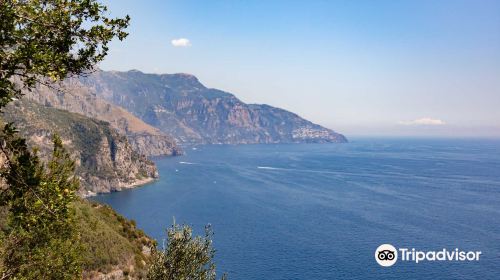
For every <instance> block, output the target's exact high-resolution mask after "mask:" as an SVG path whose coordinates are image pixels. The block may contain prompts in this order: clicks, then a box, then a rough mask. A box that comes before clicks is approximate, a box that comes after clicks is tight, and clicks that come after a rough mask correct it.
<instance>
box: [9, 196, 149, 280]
mask: <svg viewBox="0 0 500 280" xmlns="http://www.w3.org/2000/svg"><path fill="white" fill-rule="evenodd" d="M74 209H75V211H76V219H75V221H76V222H77V230H78V232H79V234H80V237H81V241H82V245H83V248H82V249H83V250H82V251H81V257H82V260H83V270H84V277H83V278H84V279H93V280H97V279H102V280H104V279H126V277H127V276H130V277H131V278H133V279H143V278H144V275H145V273H146V270H147V266H148V264H149V248H150V247H151V246H152V245H154V244H155V241H154V240H152V239H151V238H149V237H148V236H146V235H145V234H144V232H143V231H142V230H140V229H138V228H137V227H136V225H135V222H134V221H129V220H127V219H126V218H124V217H123V216H121V215H119V214H118V213H116V212H115V211H114V210H113V209H112V208H111V207H109V206H106V205H101V204H98V203H94V202H89V201H87V200H78V201H76V202H75V203H74ZM6 210H7V209H6V208H5V207H0V226H1V228H0V237H1V236H2V234H3V233H4V231H5V230H6V228H5V225H6V218H7V214H8V212H7V211H6ZM1 250H2V248H1V243H0V251H1ZM0 266H1V263H0Z"/></svg>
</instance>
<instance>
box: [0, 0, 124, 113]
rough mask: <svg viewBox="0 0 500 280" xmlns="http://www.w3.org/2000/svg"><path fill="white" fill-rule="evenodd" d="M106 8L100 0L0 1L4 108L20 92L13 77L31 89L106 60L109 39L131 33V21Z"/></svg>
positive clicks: (1, 97) (0, 83)
mask: <svg viewBox="0 0 500 280" xmlns="http://www.w3.org/2000/svg"><path fill="white" fill-rule="evenodd" d="M106 12H107V8H106V6H104V5H102V4H100V3H99V2H97V1H96V0H2V1H0V18H1V19H2V20H1V21H0V109H1V108H3V107H4V106H5V105H6V104H7V103H9V102H10V101H11V100H12V99H13V98H15V97H18V96H19V95H20V93H21V89H20V88H17V87H16V84H15V83H14V81H13V78H16V79H19V80H20V82H21V84H22V87H24V88H26V89H32V88H33V87H35V86H36V84H37V83H47V80H46V79H47V78H48V79H49V81H50V80H53V81H56V80H62V79H64V78H66V77H68V76H70V75H79V74H82V73H83V72H85V71H88V70H91V69H92V68H93V67H94V65H95V64H96V63H98V62H100V61H102V60H103V59H104V57H105V56H106V55H107V52H108V46H107V45H108V43H109V42H110V41H111V40H112V39H113V38H115V37H117V38H118V39H119V40H122V39H124V38H125V37H126V36H127V35H128V34H127V33H126V32H124V31H123V30H124V28H126V27H127V26H128V22H129V20H130V18H129V17H128V16H126V17H125V18H123V19H121V18H114V19H112V18H109V17H107V16H105V14H106Z"/></svg>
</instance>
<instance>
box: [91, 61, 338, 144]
mask: <svg viewBox="0 0 500 280" xmlns="http://www.w3.org/2000/svg"><path fill="white" fill-rule="evenodd" d="M81 82H82V83H83V84H84V85H85V86H86V87H87V88H89V89H90V90H91V91H93V92H95V93H96V94H97V95H98V96H99V97H102V98H103V99H105V100H107V101H109V102H111V103H113V104H116V105H118V106H121V107H123V108H125V109H126V110H128V111H129V112H131V113H133V114H134V115H135V116H137V117H139V118H141V119H142V120H143V121H144V122H146V123H148V124H150V125H152V126H154V127H157V128H159V129H160V130H162V131H163V132H165V133H167V134H169V135H173V136H174V137H176V138H177V140H178V141H180V142H182V143H211V144H219V143H225V144H238V143H302V142H315V143H325V142H346V141H347V139H346V138H345V137H344V136H343V135H341V134H338V133H336V132H334V131H333V130H330V129H327V128H324V127H322V126H320V125H317V124H314V123H312V122H310V121H307V120H305V119H303V118H301V117H299V116H298V115H296V114H294V113H291V112H288V111H286V110H283V109H279V108H275V107H272V106H268V105H256V104H245V103H243V102H242V101H240V100H239V99H238V98H236V97H235V96H234V95H233V94H230V93H227V92H223V91H220V90H217V89H210V88H207V87H205V86H204V85H203V84H201V83H200V82H199V81H198V79H197V78H196V77H194V76H192V75H188V74H172V75H167V74H164V75H157V74H145V73H142V72H140V71H137V70H132V71H128V72H117V71H110V72H106V71H97V72H96V73H93V74H92V75H90V76H88V77H84V78H81Z"/></svg>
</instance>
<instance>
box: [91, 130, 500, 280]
mask: <svg viewBox="0 0 500 280" xmlns="http://www.w3.org/2000/svg"><path fill="white" fill-rule="evenodd" d="M185 151H186V154H185V155H183V156H180V157H164V158H155V159H154V161H155V162H156V164H157V166H158V170H159V173H160V179H159V180H158V181H156V182H154V183H151V184H148V185H146V186H143V187H140V188H136V189H130V190H125V191H122V192H115V193H111V194H103V195H99V196H96V197H94V198H93V199H95V200H98V201H100V202H103V203H107V204H109V205H111V206H112V207H113V208H114V209H116V210H117V211H118V212H119V213H121V214H122V215H124V216H126V217H128V218H130V219H134V220H135V221H136V222H137V225H138V226H139V227H140V228H142V229H144V231H145V232H146V233H147V234H149V235H150V236H152V237H154V238H155V239H157V240H158V243H159V244H160V245H159V246H160V247H161V246H162V244H164V240H165V238H166V234H165V231H166V229H167V228H168V227H169V226H170V225H171V224H172V223H173V222H174V221H175V222H176V223H177V224H187V225H190V226H192V228H193V230H194V233H195V234H197V235H202V234H203V233H204V227H205V226H206V225H208V224H210V225H211V227H212V229H213V231H214V236H213V241H214V243H213V245H214V247H215V249H216V256H215V262H216V264H217V272H218V273H219V274H221V273H227V274H228V277H229V279H235V280H236V279H238V280H244V279H251V280H253V279H255V280H260V279H267V280H274V279H276V280H278V279H280V280H281V279H500V140H488V139H406V138H398V139H388V138H387V139H386V138H359V139H351V141H350V143H346V144H267V145H202V146H196V147H186V148H185ZM381 244H391V245H392V246H394V248H396V250H397V251H398V253H397V254H398V258H397V261H396V262H395V263H394V264H393V265H392V266H389V267H385V266H381V265H379V264H378V262H377V261H376V250H377V248H378V247H379V245H381ZM401 249H407V250H408V251H407V252H411V251H412V250H413V249H414V250H415V252H418V251H420V252H423V253H425V254H427V253H428V252H433V251H434V252H438V251H442V250H447V252H448V253H449V252H452V251H453V252H455V251H456V250H457V249H458V251H464V252H469V251H472V252H481V253H480V255H479V259H475V260H467V259H466V260H464V261H460V260H452V261H450V260H432V257H430V258H431V259H426V260H423V261H419V262H418V263H416V262H415V261H411V256H408V258H406V260H405V261H404V260H402V258H403V253H401V251H400V250H401Z"/></svg>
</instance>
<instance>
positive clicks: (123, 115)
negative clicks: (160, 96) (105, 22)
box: [24, 79, 182, 156]
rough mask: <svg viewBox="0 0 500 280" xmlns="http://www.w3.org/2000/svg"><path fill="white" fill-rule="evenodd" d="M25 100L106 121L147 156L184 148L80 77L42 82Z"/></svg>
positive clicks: (175, 153) (139, 151) (176, 152)
mask: <svg viewBox="0 0 500 280" xmlns="http://www.w3.org/2000/svg"><path fill="white" fill-rule="evenodd" d="M24 95H25V97H24V99H29V100H33V101H35V102H37V103H40V104H42V105H44V106H46V107H54V108H58V109H63V110H67V111H70V112H74V113H79V114H82V115H85V116H88V117H91V118H95V119H99V120H103V121H106V122H108V123H110V124H111V126H112V127H113V128H115V129H117V130H118V131H119V132H120V133H122V134H124V135H126V136H127V139H128V141H129V143H130V145H131V146H132V148H133V149H134V150H135V151H137V152H138V153H140V154H144V155H146V156H164V155H178V154H181V153H182V150H181V148H180V147H179V146H178V145H177V144H176V142H175V140H174V139H173V138H172V137H170V136H169V135H167V134H165V133H164V132H161V131H160V130H159V129H157V128H154V127H152V126H151V125H148V124H146V123H145V122H144V121H142V120H141V119H139V118H137V117H136V116H134V115H133V114H131V113H129V112H127V111H126V110H125V109H123V108H121V107H119V106H116V105H114V104H112V103H110V102H108V101H106V100H104V99H102V98H100V97H99V96H97V95H96V94H95V92H93V91H92V90H90V89H89V88H87V87H85V86H84V85H82V84H81V83H80V82H79V81H78V80H77V79H68V80H66V81H65V82H64V83H63V84H62V85H54V87H50V88H49V87H47V86H43V85H40V86H38V87H37V88H36V89H35V90H33V91H31V92H25V93H24Z"/></svg>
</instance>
